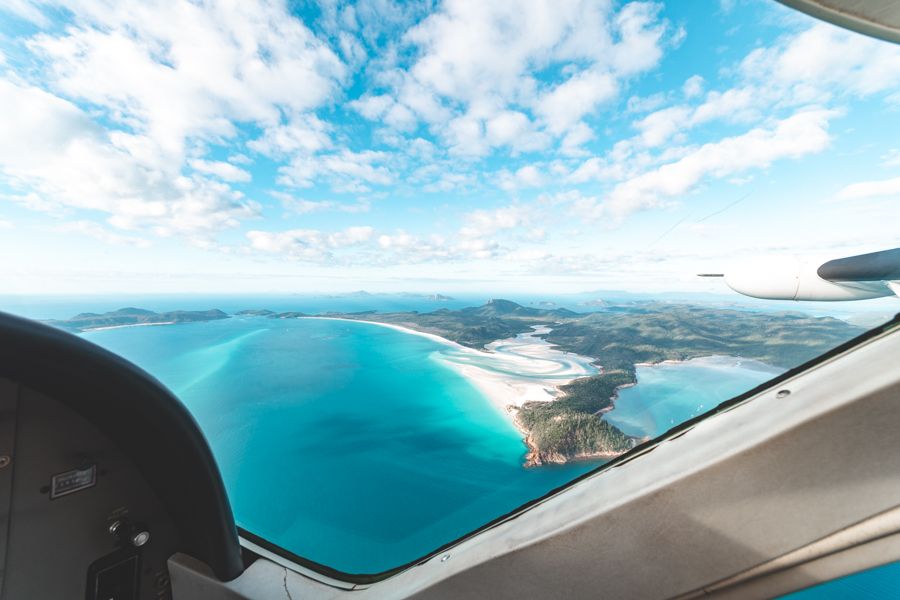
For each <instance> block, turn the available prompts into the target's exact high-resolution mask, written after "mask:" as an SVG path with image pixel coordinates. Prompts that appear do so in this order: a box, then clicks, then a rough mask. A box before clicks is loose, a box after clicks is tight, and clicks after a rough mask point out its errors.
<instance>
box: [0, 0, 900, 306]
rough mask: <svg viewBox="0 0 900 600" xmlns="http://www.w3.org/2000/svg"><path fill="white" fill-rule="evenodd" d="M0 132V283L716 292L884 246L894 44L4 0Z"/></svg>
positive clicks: (800, 26) (591, 24)
mask: <svg viewBox="0 0 900 600" xmlns="http://www.w3.org/2000/svg"><path fill="white" fill-rule="evenodd" d="M0 139H2V140H3V142H2V144H0V258H2V261H0V293H14V294H15V293H73V292H78V293H112V292H166V293H169V292H182V291H183V292H250V291H253V292H304V291H305V292H311V291H329V292H330V291H341V290H353V289H359V288H366V289H369V290H375V291H400V290H406V291H442V292H454V291H457V292H460V291H482V290H489V291H490V292H491V293H499V292H503V291H517V290H518V291H535V290H540V289H547V290H554V291H560V292H571V291H581V290H590V289H603V288H616V289H629V290H635V291H663V290H682V291H719V290H720V288H719V287H718V282H716V281H708V280H706V281H705V280H698V279H697V278H696V277H694V274H695V273H697V272H701V271H711V270H712V271H721V270H722V269H723V268H724V267H725V266H727V265H728V264H731V263H733V262H734V261H739V260H741V259H743V258H748V257H753V256H757V255H759V254H763V253H799V254H821V255H823V256H830V257H835V256H843V255H849V254H854V253H858V252H864V251H871V250H878V249H883V248H887V247H895V246H897V245H898V244H897V226H896V223H897V217H898V215H900V205H898V201H900V142H898V140H900V47H897V46H892V45H890V44H888V43H885V42H880V41H876V40H872V39H869V38H866V37H863V36H860V35H857V34H853V33H849V32H845V31H843V30H840V29H838V28H835V27H833V26H830V25H827V24H823V23H820V22H817V21H814V20H812V19H810V18H808V17H805V16H803V15H800V14H798V13H795V12H793V11H791V10H789V9H787V8H784V7H782V6H780V5H778V4H776V3H774V2H769V1H762V0H760V1H741V0H733V1H728V2H725V1H721V2H717V1H716V2H714V1H697V2H669V3H655V2H630V3H622V2H605V1H596V2H587V1H585V2H581V1H575V0H573V1H570V2H564V1H547V2H540V1H537V0H535V1H531V2H519V1H509V2H504V1H499V0H498V1H495V2H480V1H471V2H464V1H453V2H424V3H403V4H400V5H394V4H391V3H388V2H383V1H381V0H370V1H362V2H357V3H345V2H337V1H334V0H322V1H320V2H299V3H290V4H284V3H279V2H252V1H246V2H239V3H205V2H195V3H194V2H179V1H176V0H173V1H170V2H161V3H153V2H150V3H148V2H137V1H134V2H131V1H127V0H125V1H119V2H103V1H99V0H76V1H73V2H65V3H55V2H52V1H51V2H33V3H32V2H28V1H27V0H15V1H13V2H11V3H10V2H6V3H4V6H3V7H2V8H0Z"/></svg>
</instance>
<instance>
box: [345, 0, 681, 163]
mask: <svg viewBox="0 0 900 600" xmlns="http://www.w3.org/2000/svg"><path fill="white" fill-rule="evenodd" d="M665 32H666V25H665V23H662V22H660V21H659V18H658V6H656V5H654V4H650V3H630V4H628V5H626V6H624V7H622V9H621V10H619V11H618V12H615V11H613V10H612V8H611V6H610V5H609V4H608V3H605V2H593V1H589V0H575V1H572V2H563V3H560V2H555V1H552V0H538V1H536V2H530V3H526V4H523V3H521V2H516V1H514V0H503V1H498V2H478V1H476V0H450V1H448V2H446V3H444V4H442V5H441V6H440V7H439V8H438V10H437V11H435V12H434V13H432V14H430V15H429V16H428V17H426V18H425V19H424V20H422V21H421V22H420V23H419V24H418V25H416V26H415V27H413V28H411V29H410V30H409V31H407V32H406V34H405V36H404V38H403V40H404V43H405V44H407V45H408V46H409V47H410V48H411V49H412V51H413V52H414V59H413V61H412V64H411V66H410V67H409V68H408V70H402V69H399V68H396V67H397V66H398V65H397V64H394V65H392V67H391V68H389V69H386V70H385V72H384V73H383V79H384V81H385V82H388V83H389V85H390V88H391V90H390V93H389V94H381V95H365V96H363V97H362V98H361V99H360V100H358V101H357V102H356V103H355V104H354V106H355V108H356V109H357V110H358V111H359V112H360V113H361V114H363V115H364V116H365V117H367V118H369V119H372V120H380V121H383V122H385V123H387V124H388V125H391V126H393V127H395V128H398V129H411V128H413V127H414V126H415V123H416V122H417V121H422V122H425V123H426V124H428V125H429V126H430V128H431V129H432V131H433V133H434V134H435V135H436V136H437V137H439V138H441V139H442V141H443V142H444V144H445V145H446V146H447V147H448V148H449V149H450V150H451V152H452V153H453V154H456V155H469V156H483V155H485V154H487V153H488V152H489V151H490V150H491V149H492V148H494V147H504V146H508V147H510V148H511V149H513V150H514V151H527V150H532V149H540V148H543V147H545V146H546V145H547V143H548V141H549V140H548V138H547V135H546V134H544V135H539V134H540V133H542V129H543V130H544V131H546V133H549V134H552V135H553V136H557V137H561V136H564V135H565V134H566V133H567V132H569V130H570V129H572V128H574V127H578V128H579V132H578V133H577V134H576V136H575V137H572V138H570V139H569V142H568V147H569V148H570V149H572V148H575V147H576V146H577V145H578V144H579V143H583V140H585V139H587V138H588V137H589V136H588V134H587V133H586V131H585V129H584V125H583V123H581V119H582V118H584V117H586V116H587V115H589V114H591V113H593V112H594V111H595V110H597V108H598V107H599V106H600V105H601V104H602V103H604V102H606V101H609V100H610V99H612V98H613V97H615V95H616V93H617V91H618V88H619V81H620V80H621V79H623V78H627V77H630V76H633V75H636V74H638V73H640V72H643V71H646V70H647V69H649V68H651V67H653V66H655V65H656V64H657V63H658V61H659V59H660V58H661V56H662V44H663V41H664V35H665ZM551 66H558V67H561V71H562V72H563V73H564V74H565V78H564V79H563V81H561V82H558V83H548V82H542V81H540V80H539V79H538V78H536V77H535V76H534V72H535V71H536V70H540V69H543V68H547V67H551ZM527 111H532V113H533V115H532V117H531V118H529V115H528V114H527Z"/></svg>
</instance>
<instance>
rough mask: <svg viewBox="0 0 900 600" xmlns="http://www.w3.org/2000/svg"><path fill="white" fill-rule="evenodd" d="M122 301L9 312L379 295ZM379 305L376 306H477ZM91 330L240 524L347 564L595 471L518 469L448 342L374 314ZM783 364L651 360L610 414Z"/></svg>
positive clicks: (460, 529)
mask: <svg viewBox="0 0 900 600" xmlns="http://www.w3.org/2000/svg"><path fill="white" fill-rule="evenodd" d="M123 300H124V299H123V298H114V299H107V300H106V303H107V304H108V305H107V304H104V303H103V302H99V304H98V301H97V299H96V298H95V299H91V300H88V299H85V301H84V302H72V301H71V300H70V301H69V303H66V302H65V301H63V300H60V301H59V302H56V301H48V302H46V303H43V304H35V303H29V304H28V305H27V306H22V307H12V309H13V312H19V313H25V314H27V315H29V316H34V317H39V318H61V317H69V316H72V315H73V314H75V313H77V312H81V311H92V312H102V311H105V310H110V309H114V308H119V307H121V306H123V305H133V306H139V307H142V308H150V309H154V310H173V309H178V308H182V309H207V308H211V307H213V306H215V307H217V308H222V309H223V310H226V311H228V312H232V311H235V310H239V309H242V308H252V307H259V308H262V307H265V308H270V309H273V310H302V311H305V312H310V313H313V312H323V311H327V310H335V311H346V310H352V309H355V310H365V309H367V308H372V305H373V299H372V298H371V297H368V298H367V297H365V296H362V295H360V296H359V297H358V298H357V297H350V298H343V299H340V300H339V301H335V299H333V298H328V297H321V298H306V299H305V300H304V301H302V302H301V301H300V300H298V299H297V297H285V298H283V299H276V298H268V299H267V301H266V302H265V303H263V302H261V301H260V300H259V299H256V300H253V299H249V298H240V297H233V298H229V299H225V298H219V299H217V301H216V302H215V303H211V302H210V299H208V298H205V299H197V298H194V299H193V300H189V297H172V298H166V297H157V298H153V299H144V300H143V301H141V300H140V299H133V301H127V302H123ZM380 300H384V301H385V302H386V304H384V303H383V302H382V303H381V304H384V305H383V306H382V305H378V306H377V308H379V309H381V310H434V309H435V308H438V307H440V306H448V307H449V308H455V307H457V306H456V305H457V304H461V305H463V306H465V305H472V304H475V303H477V302H473V301H472V299H464V300H459V299H457V300H453V301H445V302H442V303H440V304H439V305H438V306H435V302H434V301H432V300H426V299H423V298H416V297H404V296H396V297H391V298H387V299H385V298H382V299H380ZM7 308H9V307H7ZM26 308H27V310H25V309H26ZM82 335H83V336H84V337H85V338H86V339H88V340H90V341H92V342H94V343H97V344H100V345H101V346H104V347H106V348H108V349H110V350H112V351H114V352H117V353H119V354H121V355H122V356H124V357H125V358H127V359H129V360H131V361H133V362H135V363H136V364H138V365H139V366H141V367H143V368H144V369H146V370H147V371H149V372H150V373H151V374H153V375H155V376H156V377H157V378H158V379H160V380H161V381H162V382H163V383H164V384H165V385H167V386H168V387H169V388H170V389H172V390H173V391H174V392H175V394H176V395H177V396H178V397H179V398H181V400H182V401H183V402H184V403H185V404H186V406H187V407H188V408H189V409H190V411H191V412H192V413H193V414H194V415H195V417H196V418H197V421H198V422H199V424H200V426H201V428H202V430H203V432H204V433H205V435H206V436H207V439H208V440H209V442H210V445H211V447H212V449H213V452H214V454H215V456H216V459H217V460H218V463H219V466H220V468H221V471H222V475H223V478H224V480H225V484H226V487H227V489H228V493H229V496H230V499H231V502H232V505H233V508H234V512H235V516H236V519H237V521H238V524H239V526H241V527H243V528H245V529H246V530H248V531H251V532H253V533H255V534H257V535H259V536H261V537H263V538H265V539H267V540H269V541H270V542H273V543H275V544H277V545H280V546H282V547H284V548H286V549H288V550H289V551H291V552H293V553H295V554H298V555H300V556H303V557H305V558H307V559H310V560H313V561H315V562H318V563H321V564H325V565H327V566H329V567H332V568H334V569H338V570H340V571H344V572H347V573H355V574H364V573H378V572H381V571H385V570H388V569H391V568H394V567H397V566H400V565H403V564H405V563H408V562H410V561H414V560H416V559H418V558H420V557H422V556H423V555H425V554H428V553H430V552H431V551H433V550H435V549H437V548H438V547H440V546H442V545H443V544H445V543H447V542H450V541H452V540H454V539H456V538H459V537H460V536H463V535H465V534H467V533H469V532H471V531H472V530H474V529H476V528H478V527H480V526H482V525H484V524H485V523H487V522H489V521H491V520H492V519H494V518H496V517H499V516H501V515H503V514H505V513H507V512H509V511H511V510H514V509H515V508H517V507H518V506H521V505H522V504H523V503H526V502H528V501H530V500H533V499H535V498H537V497H540V496H542V495H544V494H545V493H547V492H548V491H550V490H552V489H554V488H556V487H558V486H561V485H564V484H565V483H567V482H569V481H571V480H572V479H573V478H575V477H577V476H578V475H580V474H582V473H585V472H587V471H589V470H591V469H593V468H596V467H597V466H599V465H600V464H601V463H599V462H579V463H573V464H569V465H548V466H541V467H536V468H525V467H523V462H524V455H525V452H526V447H525V445H524V443H523V442H522V440H521V437H520V435H519V433H518V432H517V431H516V430H515V428H514V427H513V426H512V424H511V423H510V421H509V419H508V418H506V417H505V416H504V415H503V414H501V413H500V411H498V410H497V408H496V406H494V405H492V404H491V403H490V402H489V401H488V400H487V399H486V398H485V397H484V396H483V395H482V392H480V391H479V390H478V389H476V388H475V387H474V386H473V385H472V384H471V383H470V381H469V380H467V379H465V378H464V376H463V375H462V374H460V371H459V369H454V368H453V366H452V361H450V362H448V360H447V356H448V349H447V348H448V347H447V346H445V345H444V344H441V343H439V342H436V341H433V340H431V339H427V338H424V337H421V336H417V335H411V334H407V333H403V332H400V331H396V330H393V329H388V328H385V327H381V326H377V325H370V324H366V323H355V322H346V321H331V320H315V319H284V320H280V319H267V318H263V317H232V318H230V319H225V320H220V321H211V322H205V323H191V324H181V325H167V326H146V327H127V328H120V329H109V330H102V331H93V332H88V333H85V334H82ZM451 354H452V353H451ZM772 374H773V373H772V372H765V371H764V370H763V371H761V370H759V369H756V368H753V367H752V366H751V367H750V368H747V365H731V366H727V367H723V365H721V364H709V365H704V364H703V363H702V362H701V363H696V364H695V363H687V364H685V365H666V366H664V367H648V368H641V369H639V371H638V378H639V382H640V383H639V385H638V386H636V387H634V388H630V389H627V390H623V391H622V394H621V397H620V399H619V401H618V403H617V406H616V409H615V411H613V412H612V413H609V416H608V418H610V420H612V421H613V422H615V423H616V424H618V425H619V426H621V427H623V429H625V430H626V431H628V432H629V433H634V434H635V435H657V434H658V433H661V432H662V431H664V430H665V429H668V428H669V426H671V424H673V422H677V421H681V420H684V419H686V418H689V417H691V416H694V415H695V414H696V413H697V411H698V410H708V409H709V408H712V407H713V406H714V405H716V404H717V403H719V402H721V401H723V400H725V399H727V398H729V397H731V396H733V395H735V394H737V393H740V392H742V391H744V390H746V389H748V388H749V387H752V386H753V385H756V384H757V383H760V382H761V381H763V380H765V379H767V378H769V377H771V376H772Z"/></svg>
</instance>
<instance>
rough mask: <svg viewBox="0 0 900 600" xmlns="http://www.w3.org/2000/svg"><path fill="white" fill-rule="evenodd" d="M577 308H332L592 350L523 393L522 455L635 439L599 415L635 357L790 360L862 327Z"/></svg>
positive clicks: (686, 311)
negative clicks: (588, 366) (554, 390)
mask: <svg viewBox="0 0 900 600" xmlns="http://www.w3.org/2000/svg"><path fill="white" fill-rule="evenodd" d="M604 306H605V309H604V310H600V311H597V312H590V313H576V312H573V311H571V310H568V309H565V308H556V309H543V308H530V307H525V306H522V305H520V304H517V303H515V302H512V301H509V300H501V299H498V300H491V301H490V302H488V303H487V304H485V305H483V306H479V307H470V308H464V309H461V310H448V309H441V310H436V311H432V312H426V313H419V312H415V311H413V312H396V313H379V312H374V311H367V312H361V313H329V314H328V316H331V317H336V318H342V319H351V320H364V321H376V322H380V323H386V324H392V325H398V326H401V327H406V328H410V329H414V330H416V331H421V332H424V333H430V334H434V335H438V336H440V337H443V338H446V339H448V340H452V341H455V342H457V343H459V344H461V345H463V346H467V347H469V348H474V349H478V350H484V347H485V345H486V344H489V343H491V342H493V341H496V340H501V339H506V338H510V337H514V336H516V335H518V334H521V333H527V332H531V331H533V328H534V327H535V326H541V325H545V326H549V328H550V331H549V332H547V333H546V334H543V336H542V337H543V338H544V339H545V340H547V341H548V342H550V343H551V344H554V345H555V346H557V347H558V348H559V349H561V350H565V351H568V352H573V353H575V354H579V355H582V356H588V357H591V358H593V359H595V364H596V365H598V366H599V367H600V368H601V372H600V373H599V374H598V375H594V376H591V377H584V378H580V379H576V380H574V381H572V382H570V383H569V384H567V385H562V386H560V387H559V394H558V396H557V398H556V399H554V400H552V401H547V402H526V403H525V404H523V405H522V406H521V407H519V408H518V409H517V411H516V415H515V420H516V423H517V424H518V426H519V428H520V429H521V430H522V432H523V434H524V436H525V441H526V443H527V445H528V447H529V454H528V457H527V464H529V465H538V464H543V463H548V462H555V463H561V462H567V461H570V460H573V459H580V458H590V457H601V456H603V457H609V456H611V455H616V454H621V453H622V452H625V451H627V450H629V449H630V448H632V447H633V446H634V445H635V444H636V443H637V442H638V441H639V440H636V439H635V438H633V437H630V436H628V435H626V434H624V433H623V432H622V431H620V430H619V429H617V428H616V427H615V426H613V425H612V424H610V423H608V422H607V421H605V420H604V419H603V413H604V412H606V411H608V410H610V409H611V408H612V407H613V403H614V401H615V398H616V395H617V392H618V390H619V389H620V388H622V387H624V386H628V385H634V384H635V383H636V382H637V379H636V367H635V365H637V364H642V363H651V364H652V363H658V362H662V361H666V360H674V361H684V360H689V359H692V358H700V357H704V356H713V355H727V356H737V357H743V358H748V359H754V360H758V361H761V362H764V363H767V364H769V365H772V366H776V367H781V368H790V367H793V366H796V365H798V364H801V363H803V362H805V361H807V360H809V359H812V358H814V357H816V356H818V355H819V354H822V353H823V352H825V351H827V350H829V349H831V348H833V347H834V346H837V345H838V344H840V343H842V342H844V341H846V340H848V339H850V338H852V337H854V336H856V335H859V334H860V333H862V332H863V331H864V330H863V329H862V328H860V327H856V326H853V325H850V324H848V323H846V322H844V321H841V320H839V319H834V318H831V317H810V316H806V315H803V314H801V313H796V312H783V313H763V312H749V311H740V310H729V309H719V308H708V307H702V306H694V305H684V304H668V303H663V302H636V303H629V304H622V305H612V304H608V305H604Z"/></svg>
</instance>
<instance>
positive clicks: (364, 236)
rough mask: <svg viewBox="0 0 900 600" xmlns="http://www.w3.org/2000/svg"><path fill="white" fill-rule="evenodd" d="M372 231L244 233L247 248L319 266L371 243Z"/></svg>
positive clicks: (361, 227)
mask: <svg viewBox="0 0 900 600" xmlns="http://www.w3.org/2000/svg"><path fill="white" fill-rule="evenodd" d="M373 235H374V229H372V228H371V227H367V226H359V227H348V228H346V229H343V230H341V231H335V232H332V233H325V232H322V231H318V230H315V229H290V230H288V231H278V232H272V231H259V230H253V231H248V232H247V239H248V240H249V241H250V248H251V249H253V250H256V251H258V252H262V253H265V254H277V255H279V256H283V257H287V258H294V259H300V260H307V261H312V262H321V261H325V260H329V259H331V258H332V256H333V251H339V250H343V249H346V248H350V247H353V246H359V245H361V244H365V243H366V242H368V241H370V240H371V239H372V236H373Z"/></svg>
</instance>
